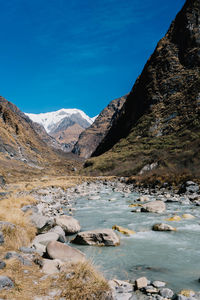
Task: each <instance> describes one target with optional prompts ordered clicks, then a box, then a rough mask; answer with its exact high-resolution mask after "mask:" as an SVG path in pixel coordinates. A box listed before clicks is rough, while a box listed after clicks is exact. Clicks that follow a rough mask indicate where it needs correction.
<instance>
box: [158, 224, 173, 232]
mask: <svg viewBox="0 0 200 300" xmlns="http://www.w3.org/2000/svg"><path fill="white" fill-rule="evenodd" d="M152 230H154V231H176V228H174V227H172V226H170V225H168V224H163V223H160V224H154V225H153V227H152Z"/></svg>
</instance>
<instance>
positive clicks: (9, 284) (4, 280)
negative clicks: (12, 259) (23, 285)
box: [0, 276, 14, 290]
mask: <svg viewBox="0 0 200 300" xmlns="http://www.w3.org/2000/svg"><path fill="white" fill-rule="evenodd" d="M13 287H14V283H13V281H12V280H11V279H10V278H9V277H7V276H0V290H3V289H11V288H13Z"/></svg>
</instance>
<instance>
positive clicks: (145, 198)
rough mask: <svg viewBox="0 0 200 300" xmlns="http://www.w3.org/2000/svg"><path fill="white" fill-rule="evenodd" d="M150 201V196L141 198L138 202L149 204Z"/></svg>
mask: <svg viewBox="0 0 200 300" xmlns="http://www.w3.org/2000/svg"><path fill="white" fill-rule="evenodd" d="M149 200H150V199H149V197H148V196H145V195H143V196H140V198H139V199H137V201H140V202H147V201H149Z"/></svg>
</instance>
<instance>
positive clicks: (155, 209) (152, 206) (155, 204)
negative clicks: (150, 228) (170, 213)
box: [141, 200, 166, 213]
mask: <svg viewBox="0 0 200 300" xmlns="http://www.w3.org/2000/svg"><path fill="white" fill-rule="evenodd" d="M165 210H166V205H165V203H164V202H163V201H160V200H156V201H152V202H148V203H146V204H143V205H142V209H141V211H142V212H152V213H162V212H164V211H165Z"/></svg>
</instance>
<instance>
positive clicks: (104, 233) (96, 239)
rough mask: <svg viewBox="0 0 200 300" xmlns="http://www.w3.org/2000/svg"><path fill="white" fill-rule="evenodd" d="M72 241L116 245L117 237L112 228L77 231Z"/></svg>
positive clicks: (84, 243) (85, 243)
mask: <svg viewBox="0 0 200 300" xmlns="http://www.w3.org/2000/svg"><path fill="white" fill-rule="evenodd" d="M72 243H75V244H80V245H90V246H118V245H119V244H120V240H119V237H118V236H117V234H116V233H115V232H114V231H113V230H112V229H96V230H91V231H84V232H79V233H78V234H77V236H76V237H75V239H74V240H72Z"/></svg>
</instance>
